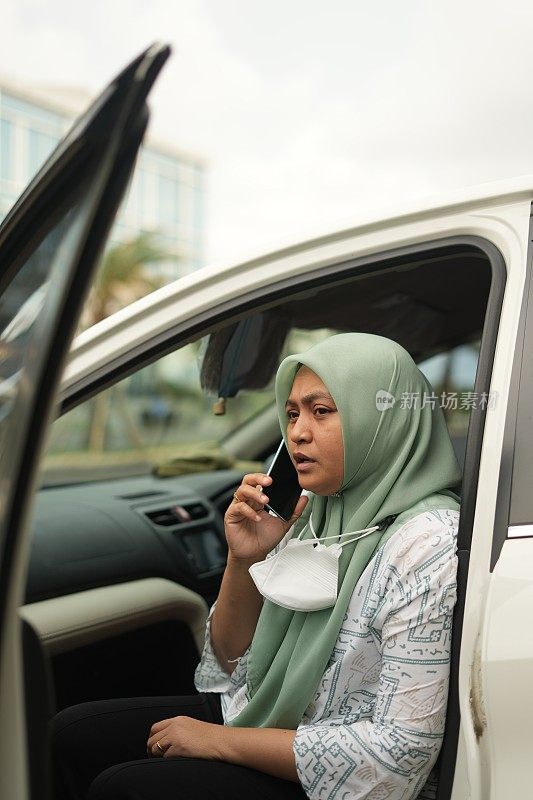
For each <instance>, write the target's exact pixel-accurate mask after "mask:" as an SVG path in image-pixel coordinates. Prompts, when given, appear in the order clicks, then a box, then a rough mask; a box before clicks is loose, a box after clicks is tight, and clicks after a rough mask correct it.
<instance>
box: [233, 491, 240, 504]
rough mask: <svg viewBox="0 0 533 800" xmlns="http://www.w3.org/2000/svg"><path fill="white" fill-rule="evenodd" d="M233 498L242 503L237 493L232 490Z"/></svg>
mask: <svg viewBox="0 0 533 800" xmlns="http://www.w3.org/2000/svg"><path fill="white" fill-rule="evenodd" d="M233 499H234V500H235V502H236V503H242V500H241V498H240V497H239V495H238V494H237V492H233Z"/></svg>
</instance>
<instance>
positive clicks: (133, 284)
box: [80, 231, 176, 452]
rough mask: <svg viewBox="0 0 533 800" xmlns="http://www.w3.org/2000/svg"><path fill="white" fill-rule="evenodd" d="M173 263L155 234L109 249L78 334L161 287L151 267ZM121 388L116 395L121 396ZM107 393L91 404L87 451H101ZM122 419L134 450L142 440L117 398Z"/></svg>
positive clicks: (140, 235) (120, 399)
mask: <svg viewBox="0 0 533 800" xmlns="http://www.w3.org/2000/svg"><path fill="white" fill-rule="evenodd" d="M171 260H172V261H175V260H176V256H175V255H174V254H173V253H171V252H170V251H168V250H166V249H164V248H163V247H161V246H160V245H159V243H158V242H157V234H156V233H154V232H148V231H144V232H141V233H139V234H138V235H137V236H135V237H134V238H132V239H129V240H127V241H124V242H119V243H118V244H114V245H112V246H111V247H110V248H109V249H108V250H107V251H106V253H105V254H104V257H103V258H102V261H101V263H100V267H99V269H98V272H97V274H96V278H95V281H94V284H93V287H92V289H91V292H90V294H89V298H88V300H87V302H86V304H85V308H84V311H83V314H82V317H81V321H80V330H83V329H84V328H88V327H90V326H91V325H95V324H96V323H97V322H100V321H101V320H103V319H105V318H106V317H108V316H109V315H110V314H113V313H114V312H115V311H118V310H119V309H121V308H124V307H125V306H127V305H129V304H130V303H133V302H134V301H135V300H138V299H139V298H140V297H143V296H144V295H146V294H148V293H149V292H152V291H153V290H154V289H157V288H159V287H160V286H162V285H163V283H164V281H163V280H162V279H161V277H156V276H154V275H151V274H150V269H149V268H150V266H151V265H153V264H157V263H161V262H164V261H167V262H168V261H171ZM121 390H122V387H121V386H120V384H119V385H118V386H116V387H115V393H117V392H118V393H120V392H121ZM108 399H109V398H108V397H107V394H106V393H102V392H101V393H100V394H98V395H96V397H95V398H94V400H93V402H92V410H91V419H90V422H89V431H88V437H87V439H88V441H87V444H88V448H89V450H92V451H95V450H96V451H100V452H101V451H103V450H104V448H105V429H106V422H107V418H108V413H109V404H108ZM117 399H118V400H119V401H120V405H121V406H122V412H123V416H124V417H125V418H126V419H127V421H128V423H129V424H128V430H129V435H130V438H131V441H132V443H133V445H134V446H137V447H138V446H140V445H141V444H142V437H141V434H140V432H139V431H138V429H137V428H136V426H135V423H134V421H133V420H132V419H130V418H129V415H128V414H125V413H124V412H125V405H126V403H125V398H122V397H121V398H117Z"/></svg>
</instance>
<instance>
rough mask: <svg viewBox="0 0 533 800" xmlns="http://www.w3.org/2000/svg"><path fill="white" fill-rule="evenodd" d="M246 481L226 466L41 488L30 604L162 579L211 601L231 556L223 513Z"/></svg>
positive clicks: (31, 564)
mask: <svg viewBox="0 0 533 800" xmlns="http://www.w3.org/2000/svg"><path fill="white" fill-rule="evenodd" d="M241 478H242V473H241V472H236V471H233V470H223V471H218V472H210V473H201V474H192V475H186V476H180V477H175V478H157V477H154V476H146V477H144V476H143V477H136V478H127V479H122V480H106V481H102V482H92V483H88V484H78V485H70V486H65V487H51V488H45V489H41V491H40V492H38V494H37V497H36V503H35V506H34V514H33V521H32V529H33V536H32V546H31V553H30V560H29V571H28V581H27V588H26V597H25V602H26V603H34V602H36V601H40V600H44V599H49V598H53V597H58V596H64V595H67V594H69V593H72V592H79V591H81V590H86V589H92V588H95V587H101V586H106V585H111V584H117V583H120V582H123V581H130V580H135V579H140V578H148V577H161V578H167V579H169V580H171V581H175V582H177V583H179V584H181V585H183V586H185V587H187V588H189V589H191V590H193V591H195V592H197V593H198V594H200V595H201V596H202V597H203V598H204V599H205V600H206V602H207V603H208V604H211V603H212V602H213V600H214V599H215V597H216V595H217V593H218V588H219V586H220V580H221V575H222V573H223V571H224V567H225V564H226V557H227V546H226V541H225V537H224V528H223V515H224V512H225V510H226V508H227V506H228V504H229V502H231V497H232V494H233V491H234V490H235V488H236V487H237V486H238V485H239V483H240V481H241Z"/></svg>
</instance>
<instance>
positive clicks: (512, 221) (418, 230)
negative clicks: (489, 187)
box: [61, 192, 533, 399]
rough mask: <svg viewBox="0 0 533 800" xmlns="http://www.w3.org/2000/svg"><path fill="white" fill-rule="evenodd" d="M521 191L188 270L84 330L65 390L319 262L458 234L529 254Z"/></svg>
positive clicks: (507, 253)
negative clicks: (508, 198)
mask: <svg viewBox="0 0 533 800" xmlns="http://www.w3.org/2000/svg"><path fill="white" fill-rule="evenodd" d="M532 194H533V193H532ZM519 198H520V199H515V202H511V203H509V204H507V205H501V204H498V202H497V200H496V198H492V199H491V201H490V202H487V203H484V202H482V201H481V202H477V203H476V202H474V201H471V202H470V203H469V208H468V209H464V210H461V211H457V210H455V208H454V207H451V208H447V209H445V210H444V211H442V210H439V211H437V212H434V214H430V213H429V212H428V213H426V214H420V215H418V216H415V217H414V218H411V217H409V218H408V221H401V220H399V219H395V220H392V221H388V222H384V223H383V225H382V226H369V228H368V227H364V228H362V229H359V228H358V229H355V230H354V231H348V232H346V231H343V232H340V233H338V234H335V235H332V236H330V237H327V238H325V239H319V240H315V241H313V242H310V243H303V244H301V245H299V246H294V247H292V248H290V249H288V250H285V251H281V252H276V253H274V254H271V255H268V256H263V257H261V258H258V259H255V260H253V261H248V262H244V263H241V264H236V265H230V266H228V267H225V268H213V267H207V268H204V269H202V270H199V271H198V272H195V273H193V274H190V275H187V276H185V277H184V278H181V279H180V280H178V281H175V282H173V283H171V284H169V285H167V286H165V287H163V288H161V289H159V290H157V291H155V292H152V293H151V294H150V295H147V296H146V297H144V298H141V299H140V300H138V301H137V302H135V303H132V304H131V305H130V306H128V307H127V308H125V309H122V310H121V311H118V312H117V313H115V314H113V315H112V316H111V317H108V318H107V319H105V320H103V321H102V322H100V323H98V324H97V325H94V326H93V327H92V328H90V329H89V330H87V331H85V332H83V333H82V334H80V336H78V337H77V338H76V340H75V341H74V343H73V346H72V348H71V352H70V356H69V362H68V365H67V368H66V370H65V373H64V376H63V380H62V384H61V398H62V399H65V398H67V397H68V396H70V395H71V394H73V393H75V392H77V391H79V390H81V391H82V388H81V387H82V386H83V385H87V384H90V382H91V375H93V376H95V377H96V376H97V375H98V374H99V373H101V372H102V371H112V370H113V369H114V368H115V366H116V364H117V363H118V362H120V361H121V360H123V359H124V357H126V358H127V357H128V355H131V356H132V355H133V354H138V353H139V352H140V351H142V350H143V349H144V350H149V349H150V347H151V342H154V341H158V340H159V341H161V339H162V338H163V337H170V336H171V334H172V330H173V328H178V326H183V327H187V326H188V325H191V326H192V324H193V323H194V321H195V319H196V318H198V317H199V316H200V315H202V316H205V315H206V314H209V315H211V316H213V317H215V316H216V313H217V308H220V309H221V308H223V307H224V305H225V304H226V303H231V302H232V301H234V299H235V298H236V297H242V298H244V297H246V296H249V297H253V296H254V294H257V293H260V292H261V291H262V290H264V289H265V288H267V287H272V286H274V285H275V284H276V283H277V282H282V281H284V280H287V279H291V280H298V279H299V278H301V279H304V278H305V276H306V275H307V274H309V273H310V272H311V271H312V270H315V269H318V268H327V267H328V266H329V265H331V266H333V265H336V264H340V263H343V262H345V261H347V260H350V259H354V258H364V257H371V256H375V255H377V254H381V253H386V252H387V251H391V250H394V249H396V248H401V247H406V246H409V245H414V244H418V243H423V242H428V241H437V240H439V239H444V238H448V237H453V236H472V237H480V238H482V239H485V240H488V241H490V242H492V243H493V244H494V245H495V246H496V247H497V248H498V249H499V250H500V251H501V252H502V254H503V256H504V258H505V260H506V262H507V263H510V262H511V261H512V262H513V263H514V262H515V261H516V260H517V259H518V260H519V261H520V259H524V258H525V256H524V232H525V230H526V225H527V220H528V219H529V207H530V202H529V200H528V199H526V198H523V193H522V192H520V193H519ZM522 282H523V276H522ZM517 290H518V287H515V288H514V289H513V291H517ZM169 321H172V324H169Z"/></svg>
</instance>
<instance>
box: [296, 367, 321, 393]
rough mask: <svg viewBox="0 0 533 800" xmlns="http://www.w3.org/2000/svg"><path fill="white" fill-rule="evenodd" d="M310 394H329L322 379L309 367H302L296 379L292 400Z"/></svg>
mask: <svg viewBox="0 0 533 800" xmlns="http://www.w3.org/2000/svg"><path fill="white" fill-rule="evenodd" d="M309 392H313V393H314V392H323V393H324V394H329V391H328V388H327V386H326V385H325V384H324V383H323V381H322V379H321V378H319V376H318V375H317V374H316V372H313V370H312V369H309V367H305V366H301V367H300V369H299V370H298V372H297V373H296V375H295V377H294V381H293V384H292V389H291V393H290V399H295V398H296V397H299V396H301V395H304V394H309Z"/></svg>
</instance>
